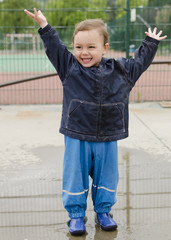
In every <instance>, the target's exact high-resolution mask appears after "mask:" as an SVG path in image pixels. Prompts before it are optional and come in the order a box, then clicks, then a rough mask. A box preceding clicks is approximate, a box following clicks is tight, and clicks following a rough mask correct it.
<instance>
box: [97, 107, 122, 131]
mask: <svg viewBox="0 0 171 240" xmlns="http://www.w3.org/2000/svg"><path fill="white" fill-rule="evenodd" d="M124 109H125V105H124V103H109V104H103V105H102V110H101V121H100V135H113V134H121V133H123V132H125V119H124Z"/></svg>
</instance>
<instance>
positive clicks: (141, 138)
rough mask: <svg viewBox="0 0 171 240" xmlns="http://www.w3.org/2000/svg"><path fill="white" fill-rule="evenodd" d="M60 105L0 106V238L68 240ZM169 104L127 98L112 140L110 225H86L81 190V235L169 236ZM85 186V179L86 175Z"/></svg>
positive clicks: (97, 239) (139, 239)
mask: <svg viewBox="0 0 171 240" xmlns="http://www.w3.org/2000/svg"><path fill="white" fill-rule="evenodd" d="M60 116H61V106H60V105H17V106H16V105H9V106H1V110H0V136H1V137H0V189H1V191H0V239H2V240H11V239H13V240H45V239H46V240H47V239H48V240H56V239H60V240H63V239H69V240H72V239H76V238H75V237H72V236H71V235H70V234H69V233H68V228H67V226H66V219H67V218H68V217H67V213H66V212H65V210H64V209H63V205H62V198H61V191H62V160H63V153H64V144H63V136H62V135H61V134H59V133H58V128H59V125H60ZM170 123H171V109H169V108H162V107H161V106H160V105H159V104H158V103H131V104H130V137H129V138H128V139H125V140H122V141H120V142H119V144H118V145H119V171H120V181H119V186H118V194H117V199H118V202H117V203H116V205H115V206H114V208H113V210H112V213H113V215H114V219H115V220H116V222H117V223H118V230H117V231H114V232H109V233H106V232H103V231H102V230H101V229H100V228H99V227H98V226H96V225H95V223H94V212H93V205H92V201H91V197H90V195H89V196H88V209H87V216H88V222H87V224H86V227H87V234H86V235H85V236H83V237H77V239H80V240H81V239H86V240H91V239H94V240H101V239H102V240H105V239H106V240H107V239H108V240H113V239H118V240H125V239H127V240H144V239H146V240H148V239H149V240H151V239H154V240H158V239H160V240H161V239H164V240H171V228H170V226H171V134H170V133H171V124H170ZM90 185H91V180H90Z"/></svg>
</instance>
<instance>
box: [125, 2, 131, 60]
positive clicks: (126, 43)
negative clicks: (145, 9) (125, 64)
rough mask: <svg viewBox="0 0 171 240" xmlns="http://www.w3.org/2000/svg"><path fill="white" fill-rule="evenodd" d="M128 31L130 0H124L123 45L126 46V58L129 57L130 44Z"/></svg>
mask: <svg viewBox="0 0 171 240" xmlns="http://www.w3.org/2000/svg"><path fill="white" fill-rule="evenodd" d="M129 32H130V0H126V39H125V40H126V42H125V47H126V58H130V56H129V45H130V37H129Z"/></svg>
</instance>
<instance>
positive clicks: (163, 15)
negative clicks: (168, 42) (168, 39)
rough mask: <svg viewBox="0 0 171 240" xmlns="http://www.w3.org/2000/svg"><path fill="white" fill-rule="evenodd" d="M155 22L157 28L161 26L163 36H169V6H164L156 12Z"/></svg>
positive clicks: (170, 9)
mask: <svg viewBox="0 0 171 240" xmlns="http://www.w3.org/2000/svg"><path fill="white" fill-rule="evenodd" d="M155 20H156V24H157V25H158V26H160V25H162V30H163V32H164V34H166V35H168V36H170V23H171V5H166V6H164V8H162V9H160V10H158V12H157V15H156V18H155Z"/></svg>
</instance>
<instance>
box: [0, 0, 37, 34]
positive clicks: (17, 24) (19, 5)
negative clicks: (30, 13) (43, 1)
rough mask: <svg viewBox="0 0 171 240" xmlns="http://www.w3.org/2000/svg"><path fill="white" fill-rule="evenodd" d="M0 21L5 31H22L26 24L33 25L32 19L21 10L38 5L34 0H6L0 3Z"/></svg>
mask: <svg viewBox="0 0 171 240" xmlns="http://www.w3.org/2000/svg"><path fill="white" fill-rule="evenodd" d="M0 6H1V9H2V10H1V23H0V25H1V26H2V27H4V32H5V33H20V32H23V29H25V27H26V26H30V25H33V21H32V20H31V19H29V18H27V17H26V16H25V14H24V12H23V10H24V9H25V8H29V9H33V7H38V6H39V5H38V3H37V2H36V1H34V0H27V1H25V0H20V1H18V0H6V1H3V2H2V3H1V5H0Z"/></svg>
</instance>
